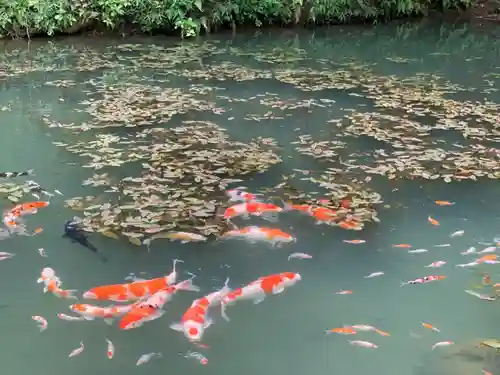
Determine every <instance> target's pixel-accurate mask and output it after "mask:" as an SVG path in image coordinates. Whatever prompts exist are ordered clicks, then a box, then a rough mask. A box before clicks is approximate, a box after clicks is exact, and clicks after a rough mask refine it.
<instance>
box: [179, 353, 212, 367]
mask: <svg viewBox="0 0 500 375" xmlns="http://www.w3.org/2000/svg"><path fill="white" fill-rule="evenodd" d="M184 358H193V359H196V360H198V362H200V363H201V364H202V365H208V359H207V357H205V356H204V355H203V354H201V353H198V352H192V351H188V352H187V354H186V355H185V356H184Z"/></svg>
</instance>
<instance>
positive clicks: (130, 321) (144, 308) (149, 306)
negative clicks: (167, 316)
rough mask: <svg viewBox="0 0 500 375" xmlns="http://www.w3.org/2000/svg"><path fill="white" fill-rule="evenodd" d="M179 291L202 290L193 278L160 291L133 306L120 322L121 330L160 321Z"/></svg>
mask: <svg viewBox="0 0 500 375" xmlns="http://www.w3.org/2000/svg"><path fill="white" fill-rule="evenodd" d="M179 290H184V291H191V292H199V291H200V288H198V287H197V286H196V285H194V284H193V283H192V278H191V279H188V280H184V281H181V282H180V283H178V284H176V285H172V286H169V287H167V288H165V289H162V290H159V291H158V292H156V293H155V294H153V295H152V296H151V297H149V298H147V299H146V300H145V301H141V302H137V303H135V304H134V305H132V308H131V309H130V310H129V311H128V312H127V313H126V315H125V316H124V317H123V318H122V319H121V320H120V324H119V327H120V329H123V330H127V329H132V328H138V327H140V326H142V325H143V324H144V323H146V322H150V321H152V320H155V319H158V318H159V317H161V316H162V315H163V314H164V313H165V311H164V310H162V308H163V306H164V305H165V304H166V303H167V302H169V301H171V300H172V297H173V296H174V294H176V293H177V292H178V291H179Z"/></svg>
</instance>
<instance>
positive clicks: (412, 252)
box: [408, 249, 429, 254]
mask: <svg viewBox="0 0 500 375" xmlns="http://www.w3.org/2000/svg"><path fill="white" fill-rule="evenodd" d="M428 251H429V250H427V249H415V250H408V254H422V253H427V252H428Z"/></svg>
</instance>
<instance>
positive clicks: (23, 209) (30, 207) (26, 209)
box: [10, 201, 49, 216]
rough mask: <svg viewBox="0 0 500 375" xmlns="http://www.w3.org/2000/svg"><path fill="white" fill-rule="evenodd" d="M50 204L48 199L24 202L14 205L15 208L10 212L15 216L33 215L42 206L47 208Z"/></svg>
mask: <svg viewBox="0 0 500 375" xmlns="http://www.w3.org/2000/svg"><path fill="white" fill-rule="evenodd" d="M48 205H49V202H46V201H36V202H28V203H22V204H18V205H16V206H14V208H13V209H11V210H10V212H11V213H12V214H13V215H14V216H24V215H33V214H36V213H37V212H38V210H39V209H40V208H45V207H47V206H48Z"/></svg>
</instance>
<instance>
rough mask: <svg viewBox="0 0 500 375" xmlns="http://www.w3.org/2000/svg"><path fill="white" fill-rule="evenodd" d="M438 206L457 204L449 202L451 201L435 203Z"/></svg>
mask: <svg viewBox="0 0 500 375" xmlns="http://www.w3.org/2000/svg"><path fill="white" fill-rule="evenodd" d="M434 203H436V204H437V205H438V206H453V205H454V204H455V202H449V201H434Z"/></svg>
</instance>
